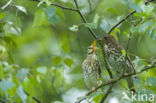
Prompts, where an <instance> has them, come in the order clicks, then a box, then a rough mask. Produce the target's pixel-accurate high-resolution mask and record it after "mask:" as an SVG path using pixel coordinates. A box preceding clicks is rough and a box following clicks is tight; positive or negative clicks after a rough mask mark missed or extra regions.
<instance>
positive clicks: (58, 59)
mask: <svg viewBox="0 0 156 103" xmlns="http://www.w3.org/2000/svg"><path fill="white" fill-rule="evenodd" d="M52 62H53V65H55V66H56V65H60V64H61V58H60V57H59V56H56V57H54V58H53V59H52Z"/></svg>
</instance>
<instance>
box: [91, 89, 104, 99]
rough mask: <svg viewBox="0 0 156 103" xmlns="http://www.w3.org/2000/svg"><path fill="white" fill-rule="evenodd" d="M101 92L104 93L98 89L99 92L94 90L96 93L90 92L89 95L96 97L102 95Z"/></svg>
mask: <svg viewBox="0 0 156 103" xmlns="http://www.w3.org/2000/svg"><path fill="white" fill-rule="evenodd" d="M100 94H103V92H101V91H97V92H94V93H92V94H90V95H89V96H88V97H89V98H92V97H96V96H98V95H100Z"/></svg>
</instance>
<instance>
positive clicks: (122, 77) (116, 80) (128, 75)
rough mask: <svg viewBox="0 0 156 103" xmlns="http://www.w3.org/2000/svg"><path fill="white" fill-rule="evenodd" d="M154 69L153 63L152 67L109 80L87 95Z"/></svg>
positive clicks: (154, 64)
mask: <svg viewBox="0 0 156 103" xmlns="http://www.w3.org/2000/svg"><path fill="white" fill-rule="evenodd" d="M154 67H156V62H154V63H153V65H152V66H148V67H145V68H144V69H142V70H141V71H140V72H134V73H129V74H125V75H122V76H121V77H118V78H116V79H111V80H109V81H108V82H107V83H104V84H101V85H100V86H98V87H96V88H95V89H94V90H91V91H89V92H88V93H87V95H90V94H91V93H92V92H94V91H96V90H98V89H100V88H101V87H104V86H106V85H109V84H112V83H115V82H118V81H119V80H121V79H124V78H126V77H130V76H132V75H136V74H140V73H142V72H144V71H148V70H149V69H152V68H154Z"/></svg>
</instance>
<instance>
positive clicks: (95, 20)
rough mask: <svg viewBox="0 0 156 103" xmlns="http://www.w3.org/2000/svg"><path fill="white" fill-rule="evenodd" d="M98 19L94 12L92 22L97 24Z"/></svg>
mask: <svg viewBox="0 0 156 103" xmlns="http://www.w3.org/2000/svg"><path fill="white" fill-rule="evenodd" d="M98 20H99V15H97V14H96V15H95V17H94V21H93V23H96V24H97V23H98Z"/></svg>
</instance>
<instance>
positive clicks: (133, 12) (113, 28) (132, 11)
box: [108, 10, 136, 34]
mask: <svg viewBox="0 0 156 103" xmlns="http://www.w3.org/2000/svg"><path fill="white" fill-rule="evenodd" d="M134 13H136V10H134V11H132V12H131V13H129V14H128V15H127V16H126V17H125V18H123V19H122V20H120V21H119V22H118V23H117V24H115V25H114V26H113V27H112V28H111V29H110V31H109V32H108V34H110V33H111V32H112V31H113V30H114V29H115V28H116V27H117V26H118V25H120V24H121V23H122V22H124V21H125V20H126V19H127V18H129V17H130V16H131V15H133V14H134Z"/></svg>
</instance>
